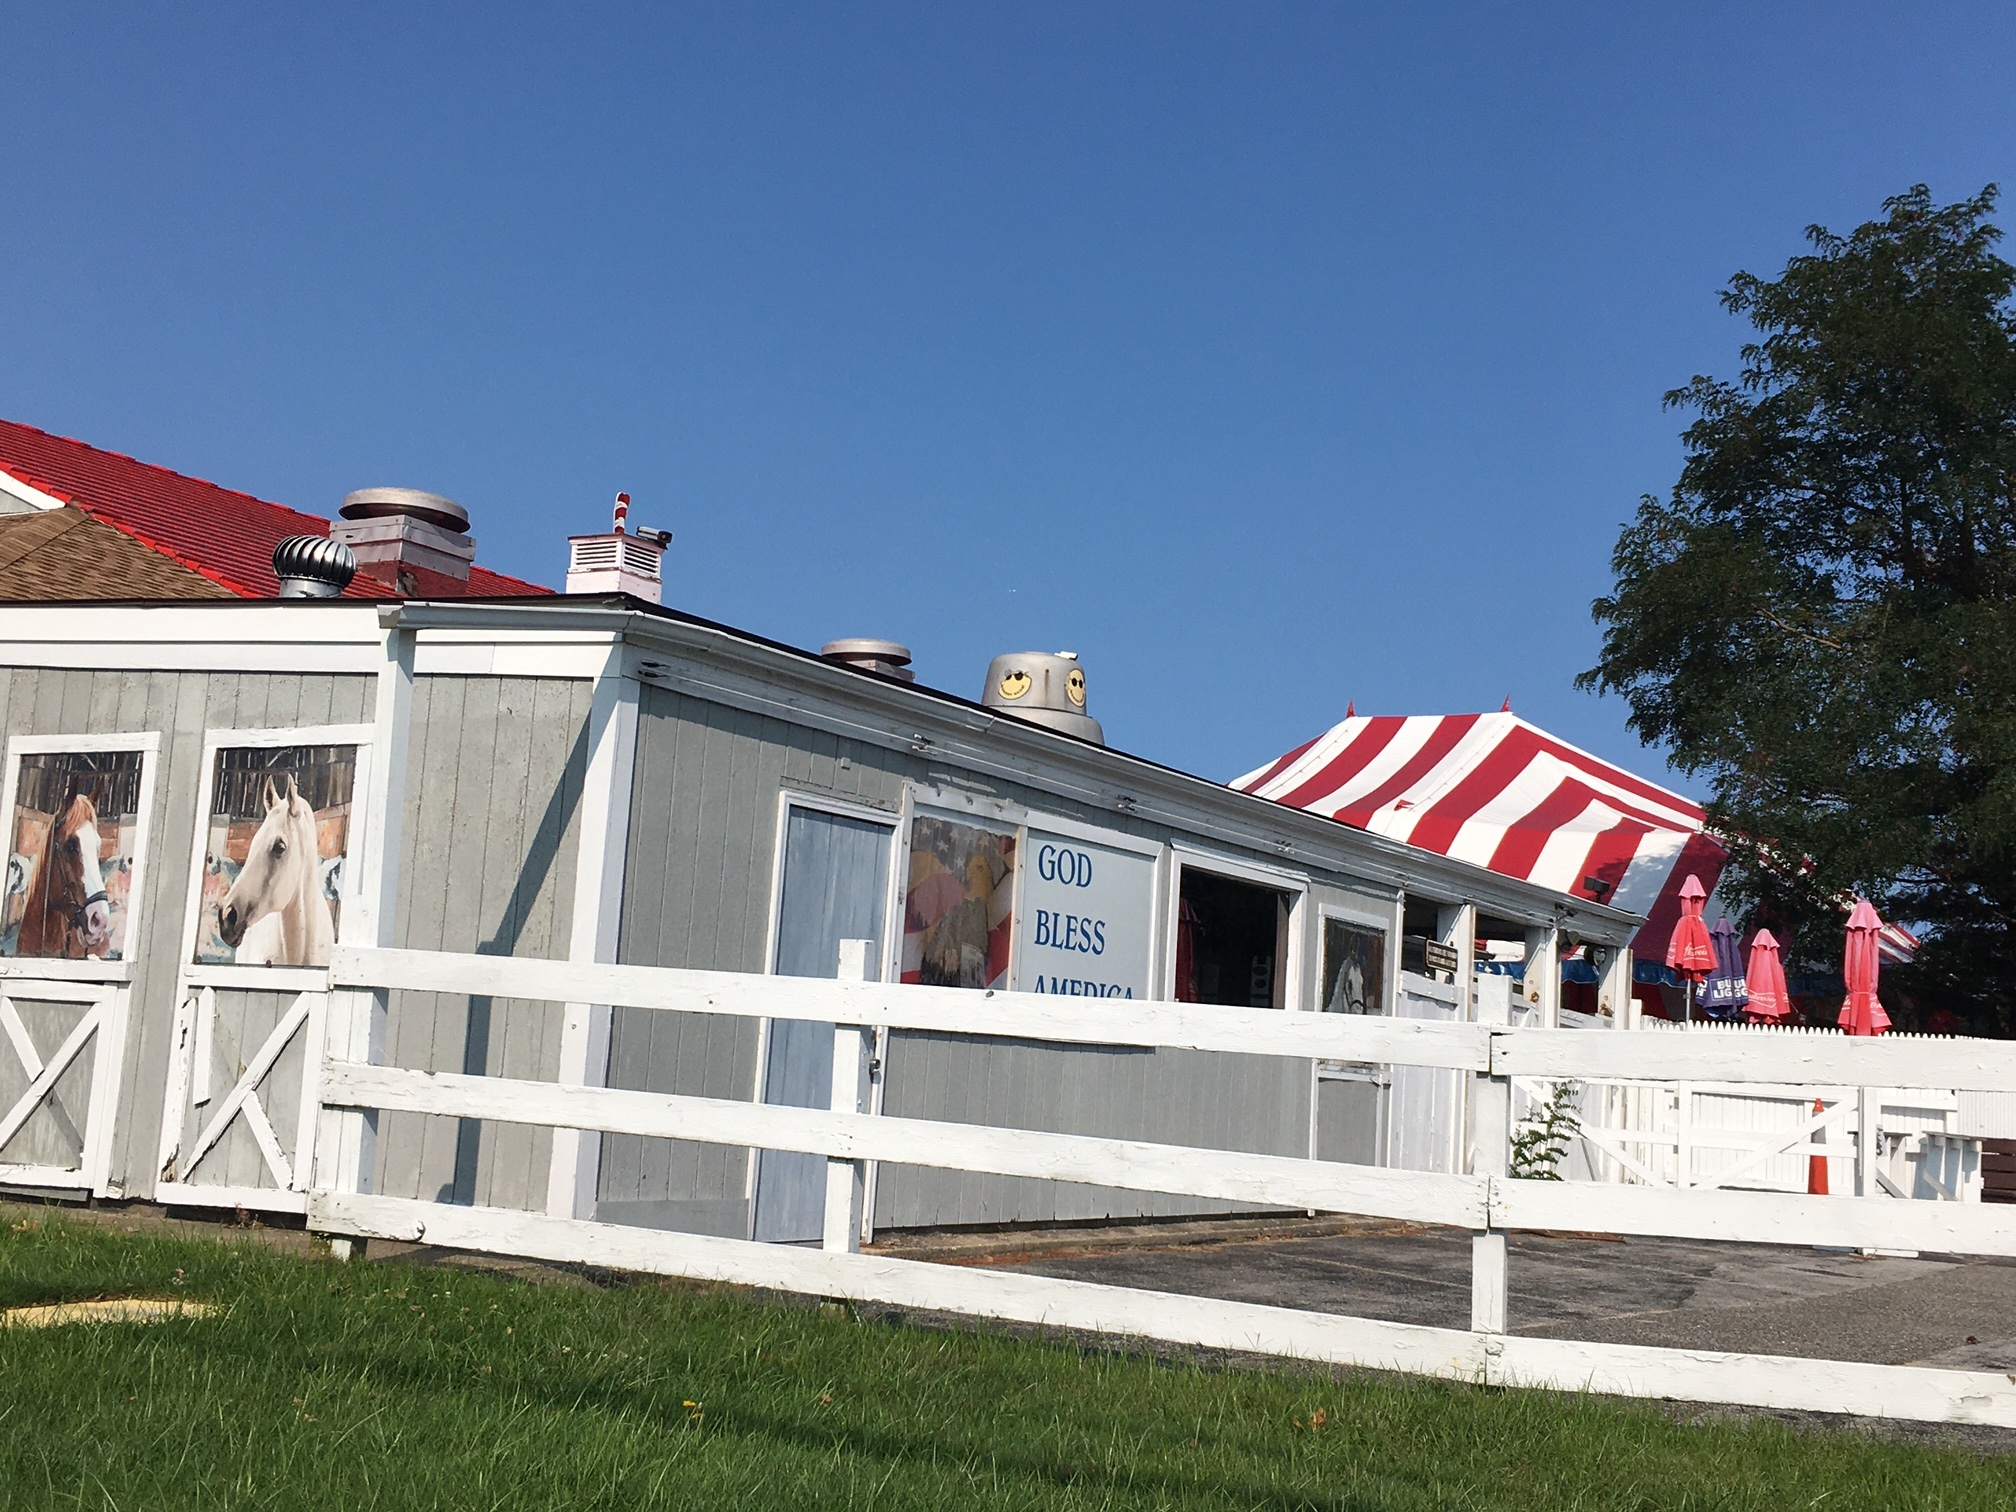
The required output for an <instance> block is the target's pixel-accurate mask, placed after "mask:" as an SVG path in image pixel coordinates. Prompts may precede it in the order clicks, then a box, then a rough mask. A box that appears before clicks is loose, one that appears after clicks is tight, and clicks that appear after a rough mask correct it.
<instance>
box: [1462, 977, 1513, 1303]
mask: <svg viewBox="0 0 2016 1512" xmlns="http://www.w3.org/2000/svg"><path fill="white" fill-rule="evenodd" d="M1511 1006H1512V1003H1511V995H1510V994H1509V993H1480V994H1479V995H1478V998H1477V1021H1478V1022H1479V1023H1500V1024H1506V1023H1507V1021H1508V1020H1509V1018H1510V1016H1511ZM1487 1015H1488V1017H1487ZM1508 1027H1509V1024H1508ZM1492 1043H1493V1046H1494V1047H1495V1046H1496V1043H1497V1037H1496V1036H1495V1035H1494V1036H1493V1038H1492ZM1470 1147H1471V1149H1472V1150H1474V1151H1475V1152H1476V1153H1475V1155H1474V1156H1473V1158H1472V1167H1471V1175H1473V1176H1483V1177H1485V1178H1487V1179H1488V1180H1489V1182H1490V1186H1491V1200H1492V1203H1493V1204H1494V1205H1495V1204H1496V1201H1497V1197H1498V1184H1499V1183H1500V1182H1502V1181H1504V1180H1505V1179H1506V1178H1507V1177H1508V1176H1510V1175H1511V1173H1512V1079H1511V1078H1510V1077H1508V1076H1494V1075H1492V1074H1491V1072H1490V1071H1489V1070H1485V1071H1479V1072H1476V1073H1474V1074H1473V1075H1472V1076H1471V1078H1470ZM1485 1221H1486V1223H1487V1224H1488V1223H1489V1222H1490V1215H1489V1214H1488V1213H1487V1215H1486V1219H1485ZM1507 1279H1508V1278H1507V1271H1506V1254H1505V1234H1504V1231H1503V1230H1502V1229H1498V1228H1493V1227H1487V1228H1485V1229H1484V1230H1483V1231H1482V1232H1480V1233H1473V1234H1472V1235H1471V1236H1470V1330H1471V1332H1473V1333H1483V1334H1502V1333H1503V1332H1505V1294H1506V1283H1507Z"/></svg>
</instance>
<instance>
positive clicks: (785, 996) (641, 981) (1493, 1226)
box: [308, 949, 2016, 1427]
mask: <svg viewBox="0 0 2016 1512" xmlns="http://www.w3.org/2000/svg"><path fill="white" fill-rule="evenodd" d="M331 978H332V987H333V988H334V989H335V990H336V992H337V994H338V1000H339V1002H342V1003H347V1004H348V1005H349V1007H350V1010H351V1016H350V1020H349V1027H347V1028H346V1027H345V1026H344V1025H342V1024H340V1023H339V1024H338V1025H337V1026H336V1032H333V1033H332V1034H331V1036H330V1041H329V1043H330V1046H331V1054H330V1056H329V1058H328V1059H327V1061H326V1063H325V1064H324V1066H323V1068H322V1075H321V1079H320V1091H319V1096H320V1099H321V1103H322V1106H323V1109H324V1111H325V1113H327V1114H328V1115H330V1116H328V1117H325V1118H324V1119H323V1120H322V1127H323V1131H324V1132H323V1137H322V1141H321V1143H320V1144H319V1145H318V1151H317V1161H316V1166H317V1177H316V1189H315V1190H314V1191H313V1192H311V1194H310V1196H309V1202H308V1209H309V1219H310V1223H311V1225H312V1226H313V1227H315V1228H317V1229H319V1230H322V1231H324V1232H327V1233H332V1234H337V1235H349V1236H375V1237H386V1238H401V1239H414V1240H418V1239H424V1240H426V1241H428V1242H430V1243H436V1244H442V1245H447V1246H450V1247H455V1248H468V1249H480V1250H493V1251H498V1252H502V1253H510V1254H517V1255H524V1256H529V1257H535V1258H543V1259H548V1260H559V1261H580V1262H591V1263H595V1264H600V1265H606V1266H612V1267H618V1268H625V1269H634V1270H639V1271H650V1272H659V1273H668V1274H678V1275H685V1276H694V1277H702V1278H707V1279H715V1280H723V1281H733V1282H740V1283H743V1284H748V1285H755V1286H768V1287H779V1288H784V1289H788V1290H793V1291H800V1292H809V1293H812V1294H814V1295H822V1296H836V1297H849V1298H857V1299H861V1300H872V1301H880V1302H885V1303H891V1304H894V1305H897V1306H904V1307H912V1308H928V1309H936V1310H947V1311H956V1312H962V1313H968V1314H972V1315H975V1316H980V1317H988V1318H997V1319H1005V1320H1014V1321H1020V1322H1027V1323H1038V1324H1048V1325H1052V1326H1061V1327H1069V1328H1077V1329H1090V1330H1096V1331H1099V1332H1105V1333H1117V1334H1127V1335H1135V1336H1141V1337H1148V1338H1155V1339H1161V1340H1166V1341H1169V1342H1173V1343H1180V1344H1190V1345H1202V1346H1207V1347H1214V1348H1224V1349H1235V1350H1246V1351H1254V1352H1260V1353H1269V1354H1278V1355H1285V1356H1292V1357H1299V1358H1307V1359H1312V1360H1320V1361H1325V1362H1328V1363H1333V1364H1352V1365H1359V1366H1365V1367H1370V1368H1380V1369H1394V1370H1405V1371H1413V1372H1418V1373H1423V1374H1428V1375H1435V1376H1442V1377H1448V1378H1457V1379H1467V1380H1475V1381H1483V1382H1488V1383H1493V1384H1506V1385H1527V1386H1547V1387H1554V1388H1560V1389H1567V1390H1579V1389H1588V1390H1595V1391H1605V1392H1617V1393H1623V1394H1629V1395H1639V1396H1664V1397H1682V1398H1689V1399H1698V1400H1711V1401H1724V1402H1734V1403H1745V1404H1752V1405H1759V1406H1770V1407H1787V1408H1801V1409H1806V1410H1816V1411H1833V1412H1856V1413H1865V1414H1873V1415H1884V1416H1898V1417H1917V1418H1932V1419H1940V1420H1948V1421H1962V1422H1978V1423H1995V1424H2001V1425H2004V1426H2011V1427H2016V1378H2012V1377H2011V1376H2008V1375H2005V1374H2000V1373H1995V1372H1978V1371H1950V1370H1936V1369H1927V1368H1920V1367H1905V1366H1881V1365H1867V1364H1857V1363H1851V1362H1841V1361H1825V1360H1812V1359H1788V1358H1780V1357H1774V1356H1765V1355H1746V1354H1733V1353H1722V1352H1713V1351H1698V1350H1671V1349H1657V1348H1649V1347H1642V1348H1641V1347H1635V1346H1623V1345H1611V1344H1594V1343H1583V1342H1577V1341H1570V1340H1555V1339H1537V1338H1525V1337H1520V1336H1517V1335H1509V1334H1507V1333H1506V1331H1505V1311H1506V1255H1505V1231H1506V1230H1508V1229H1515V1228H1538V1229H1574V1230H1597V1231H1604V1232H1610V1233H1620V1234H1633V1235H1647V1236H1667V1237H1677V1238H1694V1239H1718V1240H1732V1241H1739V1242H1748V1243H1774V1244H1826V1245H1841V1246H1847V1247H1868V1248H1876V1247H1884V1248H1891V1247H1899V1246H1906V1247H1912V1248H1917V1249H1924V1250H1934V1251H1941V1252H1949V1253H1965V1254H1981V1255H2009V1256H2016V1208H1996V1207H1986V1206H1982V1205H1980V1204H1975V1203H1958V1202H1898V1201H1895V1200H1891V1199H1884V1198H1868V1197H1809V1196H1802V1195H1797V1194H1783V1193H1775V1192H1746V1191H1729V1190H1719V1189H1705V1188H1694V1189H1670V1188H1655V1187H1634V1186H1624V1185H1611V1184H1605V1183H1563V1182H1544V1181H1525V1180H1515V1179H1513V1178H1511V1177H1510V1175H1509V1174H1508V1162H1509V1145H1510V1139H1509V1123H1510V1113H1511V1085H1512V1083H1511V1078H1512V1077H1513V1076H1515V1075H1516V1076H1518V1077H1520V1078H1528V1077H1546V1078H1554V1079H1559V1078H1595V1077H1620V1078H1631V1079H1634V1080H1662V1079H1663V1080H1672V1079H1676V1078H1698V1079H1701V1080H1714V1081H1722V1082H1732V1083H1761V1084H1768V1083H1781V1084H1782V1083H1790V1082H1802V1081H1824V1082H1827V1083H1829V1084H1833V1085H1858V1084H1859V1085H1870V1084H1874V1085H1881V1086H1889V1087H1895V1086H1900V1085H1902V1086H1912V1085H1925V1086H1936V1087H1947V1088H1952V1087H1961V1088H1965V1087H1977V1086H1981V1085H1983V1084H1989V1083H1993V1082H1994V1081H1995V1079H1996V1078H2000V1081H1999V1085H2002V1086H2007V1085H2012V1084H2016V1046H2003V1045H1999V1044H1988V1045H1983V1044H1980V1043H1978V1042H1970V1041H1941V1042H1924V1043H1921V1044H1913V1045H1900V1046H1898V1047H1896V1048H1897V1049H1898V1050H1899V1051H1900V1052H1903V1053H1900V1054H1897V1055H1891V1054H1888V1053H1886V1052H1887V1051H1888V1050H1889V1049H1890V1048H1891V1047H1888V1046H1886V1045H1884V1044H1883V1043H1882V1042H1881V1041H1874V1042H1857V1041H1849V1040H1843V1039H1840V1038H1839V1037H1836V1039H1835V1040H1834V1041H1833V1042H1823V1041H1821V1040H1820V1039H1818V1038H1817V1037H1816V1038H1813V1039H1807V1038H1803V1037H1802V1038H1786V1039H1782V1040H1772V1039H1769V1038H1767V1037H1764V1036H1745V1037H1743V1038H1742V1040H1741V1041H1740V1044H1737V1045H1732V1044H1731V1043H1730V1041H1729V1040H1727V1039H1725V1040H1722V1041H1720V1042H1718V1041H1717V1039H1716V1038H1715V1037H1713V1036H1706V1035H1703V1036H1673V1037H1664V1036H1657V1037H1655V1036H1650V1035H1645V1036H1640V1035H1634V1034H1629V1033H1621V1032H1620V1033H1597V1034H1592V1033H1589V1032H1588V1031H1584V1030H1549V1029H1529V1028H1513V1027H1511V1026H1494V1025H1484V1024H1458V1023H1434V1022H1408V1021H1404V1020H1390V1019H1385V1020H1382V1019H1376V1018H1358V1017H1353V1016H1349V1015H1330V1014H1320V1015H1319V1014H1292V1013H1260V1012H1254V1011H1251V1010H1239V1009H1223V1008H1202V1007H1195V1006H1190V1005H1183V1004H1169V1003H1139V1002H1133V1003H1129V1004H1127V1006H1126V1007H1125V1008H1119V1007H1109V1006H1106V1005H1104V1004H1102V1003H1100V1002H1098V1001H1096V1000H1088V999H1080V998H1073V999H1069V1000H1068V1001H1053V1000H1049V999H1046V998H1043V997H1039V996H1036V995H1033V994H1019V993H1018V994H1006V993H991V994H988V993H975V992H971V991H962V990H958V989H940V988H916V987H895V986H889V985H885V984H879V983H867V982H835V981H816V980H808V979H802V978H779V977H758V976H748V975H740V974H730V973H713V972H693V971H679V970H667V969H658V968H645V967H627V966H584V965H581V964H578V963H565V962H541V961H527V960H516V959H513V960H506V959H501V958H498V957H489V956H458V955H447V954H436V953H431V952H418V951H365V950H356V949H340V950H339V951H338V952H337V953H336V959H335V961H334V962H333V965H332V972H331ZM396 989H415V990H423V991H433V992H455V993H483V994H492V995H495V996H502V997H512V998H520V999H535V1000H536V999H545V1000H549V1001H554V1002H574V1003H579V1002H581V1001H584V1000H587V1001H593V1002H596V1003H603V1004H608V1005H610V1006H613V1007H624V1008H637V1009H653V1010H658V1011H669V1012H684V1013H710V1014H731V1015H737V1016H742V1017H763V1018H789V1019H800V1020H809V1021H814V1022H832V1023H835V1024H838V1025H841V1026H854V1027H856V1028H865V1027H870V1026H887V1027H891V1028H902V1029H927V1030H932V1031H935V1032H939V1033H954V1034H968V1035H985V1036H988V1037H990V1038H1001V1037H1007V1038H1020V1039H1029V1040H1037V1041H1044V1042H1050V1043H1066V1044H1086V1045H1094V1044H1096V1045H1130V1046H1152V1047H1176V1048H1184V1049H1193V1050H1209V1051H1217V1052H1221V1053H1227V1054H1241V1055H1267V1056H1293V1057H1298V1058H1308V1059H1312V1060H1317V1059H1338V1060H1352V1061H1372V1062H1386V1063H1396V1064H1401V1065H1416V1066H1430V1067H1439V1068H1443V1069H1448V1070H1457V1071H1464V1072H1468V1073H1469V1074H1470V1076H1471V1078H1472V1095H1471V1097H1470V1100H1469V1101H1470V1109H1471V1121H1472V1127H1471V1145H1472V1148H1473V1150H1474V1152H1475V1154H1474V1168H1473V1170H1472V1172H1471V1173H1470V1174H1466V1175H1439V1174H1430V1173H1422V1172H1413V1171H1397V1170H1389V1169H1384V1168H1378V1167H1368V1166H1356V1165H1345V1164H1340V1163H1335V1162H1328V1161H1315V1160H1305V1159H1300V1158H1295V1157H1285V1156H1270V1155H1259V1154H1247V1153H1242V1152H1236V1151H1224V1150H1208V1149H1198V1148H1193V1147H1188V1146H1175V1145H1161V1144H1150V1143H1143V1142H1136V1141H1130V1140H1118V1139H1107V1138H1095V1137H1091V1136H1085V1135H1069V1134H1055V1133H1047V1132H1039V1131H1034V1130H1019V1129H1002V1128H997V1127H992V1126H984V1125H969V1124H950V1123H941V1122H931V1121H925V1120H919V1119H904V1118H893V1117H882V1116H871V1115H869V1114H867V1113H865V1112H862V1111H858V1110H859V1108H860V1107H861V1106H862V1104H861V1103H860V1102H859V1101H858V1098H857V1099H856V1100H853V1101H850V1097H853V1096H854V1089H853V1088H852V1087H850V1086H849V1085H848V1084H847V1079H848V1077H849V1075H851V1069H836V1076H835V1088H836V1098H835V1109H836V1111H819V1110H811V1109H803V1108H789V1107H781V1106H776V1105H766V1104H759V1103H748V1102H729V1101H724V1100H720V1099H711V1098H700V1097H680V1096H666V1095H661V1094H656V1093H642V1092H631V1091H621V1090H615V1089H608V1088H599V1087H578V1086H561V1085H557V1084H554V1083H550V1082H527V1081H507V1080H503V1079H498V1078H488V1077H476V1076H464V1075H458V1074H448V1073H429V1072H422V1071H411V1070H402V1069H399V1068H394V1067H385V1066H375V1065H369V1064H364V1063H363V1061H364V1059H365V1057H361V1056H353V1057H352V1058H347V1059H346V1058H343V1057H342V1056H341V1054H340V1051H341V1050H342V1048H343V1047H346V1046H362V1045H366V1044H368V1043H369V1040H370V1035H369V1034H368V1033H367V1032H364V1031H363V1030H362V1029H361V1028H359V1027H358V1025H359V1023H360V1021H361V1017H362V1016H366V1015H368V1014H369V1013H370V1012H371V1011H373V1004H374V1001H375V999H376V995H377V994H378V993H380V992H384V991H389V990H396ZM340 1017H341V1015H340V1014H339V1018H340ZM843 1032H844V1031H843ZM849 1037H850V1038H851V1037H853V1036H849ZM1641 1045H1642V1046H1644V1047H1645V1048H1644V1051H1642V1052H1641V1049H1640V1046H1641ZM1647 1052H1649V1053H1647ZM848 1059H849V1058H848V1057H847V1056H846V1055H844V1054H836V1057H835V1062H836V1068H841V1067H843V1066H845V1063H846V1062H847V1061H848ZM369 1109H386V1110H400V1111H406V1112H414V1113H427V1114H438V1115H445V1116H451V1117H459V1118H475V1119H489V1120H498V1121H503V1122H511V1123H523V1124H535V1125H545V1126H550V1127H553V1128H558V1129H580V1130H588V1131H600V1132H604V1133H616V1134H635V1135H643V1136H648V1137H659V1138H676V1139H681V1140H692V1141H698V1142H702V1143H712V1144H723V1145H739V1146H747V1147H754V1148H760V1149H776V1150H787V1151H800V1152H804V1153H809V1154H814V1155H823V1156H825V1157H826V1158H827V1160H828V1162H829V1166H828V1170H829V1183H828V1193H829V1198H828V1203H829V1221H828V1224H827V1243H826V1248H825V1249H819V1250H815V1249H800V1248H793V1247H789V1246H778V1245H768V1244H759V1243H755V1242H752V1241H747V1240H740V1239H723V1238H713V1237H708V1236H701V1235H692V1234H677V1233H665V1232H661V1231H655V1230H645V1229H636V1228H627V1227H619V1226H614V1225H609V1224H600V1223H593V1222H588V1221H584V1220H578V1219H571V1218H559V1217H549V1216H546V1215H544V1214H536V1213H526V1212H518V1211H509V1210H502V1209H489V1208H469V1207H455V1206H447V1205H438V1204H434V1203H429V1202H425V1201H420V1200H415V1199H407V1198H394V1197H385V1196H375V1195H371V1194H369V1193H366V1192H362V1191H359V1190H357V1188H358V1187H359V1186H361V1185H362V1184H363V1183H362V1181H361V1180H360V1177H359V1170H358V1160H357V1157H356V1155H355V1153H354V1151H350V1150H346V1149H345V1148H344V1147H343V1145H342V1142H341V1139H340V1137H339V1131H340V1130H341V1129H343V1128H345V1127H350V1128H354V1127H355V1123H354V1119H355V1117H356V1113H355V1110H369ZM346 1119H348V1120H353V1122H350V1123H348V1124H346V1122H345V1120H346ZM867 1161H889V1162H897V1163H903V1164H912V1165H926V1166H937V1167H942V1168H947V1169H956V1170H966V1171H977V1172H986V1173H991V1174H997V1175H1007V1176H1025V1177H1035V1178H1039V1179H1050V1180H1062V1181H1079V1182H1089V1183H1094V1184H1098V1185H1103V1186H1113V1187H1123V1188H1132V1189H1137V1190H1145V1191H1155V1192H1165V1193H1177V1194H1181V1195H1188V1196H1196V1197H1212V1198H1224V1199H1229V1200H1233V1201H1241V1202H1251V1203H1255V1204H1260V1205H1265V1206H1284V1207H1296V1208H1313V1209H1316V1210H1319V1211H1323V1212H1336V1213H1357V1214H1366V1215H1370V1216H1378V1217H1386V1218H1400V1219H1407V1220H1411V1221H1417V1222H1427V1223H1436V1224H1445V1225H1450V1226H1453V1227H1457V1228H1462V1229H1467V1230H1469V1231H1470V1232H1471V1234H1472V1261H1473V1263H1472V1299H1471V1327H1470V1328H1469V1329H1467V1330H1463V1329H1449V1328H1427V1327H1420V1326H1416V1325H1409V1324H1399V1323H1390V1322H1382V1321H1378V1320H1373V1319H1364V1318H1352V1317H1343V1316H1339V1315H1335V1314H1328V1313H1314V1312H1306V1311H1300V1310H1297V1309H1292V1308H1281V1307H1266V1306H1258V1305H1254V1304H1247V1303H1237V1302H1227V1301H1220V1300H1214V1299H1209V1298H1198V1297H1183V1296H1174V1295H1170V1294H1166V1293H1158V1292H1146V1291H1139V1290H1134V1289H1131V1288H1125V1287H1113V1286H1104V1285H1096V1284H1093V1283H1087V1282H1076V1281H1065V1280H1059V1279H1055V1278H1049V1277H1038V1276H1029V1275H1020V1274H1011V1273H1003V1272H999V1271H990V1270H984V1269H976V1268H971V1267H955V1266H942V1265H936V1264H931V1263H927V1262H921V1261H902V1260H895V1259H889V1258H884V1257H877V1256H865V1255H861V1254H858V1253H854V1252H852V1251H853V1248H854V1246H853V1234H854V1233H855V1232H856V1230H855V1228H854V1226H853V1225H852V1224H851V1223H847V1222H837V1223H836V1222H834V1221H832V1204H833V1202H834V1200H835V1198H836V1196H837V1197H840V1198H842V1199H843V1200H844V1195H845V1193H846V1192H847V1191H848V1190H849V1187H850V1184H851V1187H852V1190H853V1191H854V1192H855V1193H856V1198H855V1200H857V1201H858V1192H859V1188H860V1183H859V1172H860V1170H861V1168H862V1163H863V1162H867Z"/></svg>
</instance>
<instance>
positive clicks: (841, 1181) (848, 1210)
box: [823, 940, 875, 1254]
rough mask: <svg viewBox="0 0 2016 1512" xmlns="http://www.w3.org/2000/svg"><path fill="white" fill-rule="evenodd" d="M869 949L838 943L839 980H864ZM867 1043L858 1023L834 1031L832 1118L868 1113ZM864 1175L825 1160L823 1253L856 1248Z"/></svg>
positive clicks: (870, 944)
mask: <svg viewBox="0 0 2016 1512" xmlns="http://www.w3.org/2000/svg"><path fill="white" fill-rule="evenodd" d="M874 949H875V942H874V941H872V940H842V941H841V942H840V969H839V971H838V972H837V973H836V974H837V975H838V977H839V978H840V980H841V981H843V982H865V981H867V980H868V979H869V971H868V958H869V956H870V955H871V954H872V953H873V951H874ZM868 1041H869V1031H868V1030H866V1029H863V1028H861V1027H860V1026H859V1025H857V1024H835V1025H834V1026H833V1096H832V1100H831V1101H830V1102H829V1103H828V1104H827V1106H828V1107H830V1108H831V1109H832V1110H833V1111H834V1112H835V1113H865V1112H867V1111H868V1106H867V1101H866V1097H865V1093H866V1091H867V1079H868ZM867 1174H868V1167H867V1164H866V1162H864V1161H859V1160H840V1159H836V1158H830V1157H829V1158H828V1160H827V1162H826V1222H825V1237H824V1241H823V1247H824V1248H826V1249H829V1250H840V1251H844V1252H846V1253H848V1254H852V1253H854V1252H856V1251H858V1250H859V1249H860V1248H861V1194H862V1189H863V1187H864V1185H865V1184H866V1179H867Z"/></svg>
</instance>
